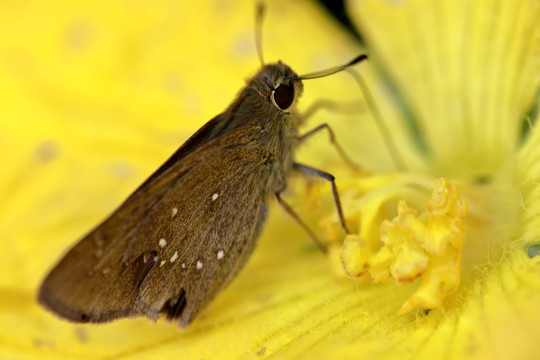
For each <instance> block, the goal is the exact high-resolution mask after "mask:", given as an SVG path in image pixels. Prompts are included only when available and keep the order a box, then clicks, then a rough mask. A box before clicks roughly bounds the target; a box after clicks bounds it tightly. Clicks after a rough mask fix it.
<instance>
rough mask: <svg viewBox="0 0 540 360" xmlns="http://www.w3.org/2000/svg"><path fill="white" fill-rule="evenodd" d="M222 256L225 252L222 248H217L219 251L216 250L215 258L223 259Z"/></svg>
mask: <svg viewBox="0 0 540 360" xmlns="http://www.w3.org/2000/svg"><path fill="white" fill-rule="evenodd" d="M224 256H225V253H224V252H223V250H219V251H218V252H217V259H218V260H221V259H223V257H224Z"/></svg>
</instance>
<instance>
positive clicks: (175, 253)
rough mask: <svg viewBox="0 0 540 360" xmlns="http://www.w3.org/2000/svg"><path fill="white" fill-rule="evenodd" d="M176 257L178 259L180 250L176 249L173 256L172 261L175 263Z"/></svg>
mask: <svg viewBox="0 0 540 360" xmlns="http://www.w3.org/2000/svg"><path fill="white" fill-rule="evenodd" d="M176 259H178V251H175V252H174V255H173V256H171V260H170V261H171V262H172V263H173V262H174V260H176Z"/></svg>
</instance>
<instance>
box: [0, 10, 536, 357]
mask: <svg viewBox="0 0 540 360" xmlns="http://www.w3.org/2000/svg"><path fill="white" fill-rule="evenodd" d="M0 7H1V9H0V29H1V34H2V36H1V40H0V98H1V104H2V106H1V107H0V153H1V154H2V155H1V156H2V176H0V194H1V197H0V199H1V200H2V206H1V207H0V209H1V210H0V238H1V240H0V253H1V254H2V255H3V256H2V261H0V274H2V276H0V325H1V326H0V329H1V330H0V357H2V358H39V359H47V358H116V357H122V358H153V359H160V358H185V359H199V358H223V359H237V358H265V357H273V358H279V359H281V358H310V359H313V358H315V359H316V358H321V359H336V358H351V359H357V358H370V359H373V358H384V359H394V358H395V359H402V358H411V359H417V358H456V359H462V358H486V359H490V358H512V359H532V358H535V354H536V339H537V338H538V337H539V336H540V322H539V321H538V319H540V256H536V255H537V254H538V253H539V251H540V250H539V248H540V241H539V240H538V234H540V220H539V219H540V216H539V215H540V206H539V204H540V202H539V200H540V199H539V197H540V191H539V189H540V187H539V186H538V184H539V183H540V182H539V177H540V166H539V165H538V161H537V157H536V154H537V153H539V152H540V134H539V132H538V131H537V130H536V129H535V125H534V124H535V120H537V118H538V111H537V108H536V107H535V106H534V105H535V104H537V97H538V80H539V76H538V74H540V71H539V70H540V51H539V50H540V30H539V27H540V25H539V23H538V21H537V19H538V18H539V15H540V8H539V7H540V5H539V4H538V3H537V1H533V0H530V1H527V0H521V1H511V0H501V1H497V2H496V1H493V2H491V1H479V2H468V1H461V0H459V1H450V0H448V1H426V0H411V1H401V2H400V1H384V2H383V1H374V0H373V1H372V0H364V1H357V2H350V3H349V13H350V14H351V17H352V18H353V22H354V23H355V24H356V25H357V26H358V27H359V29H360V30H361V32H362V34H363V35H364V36H365V39H366V41H367V43H368V44H369V55H370V61H369V63H367V64H362V65H360V66H359V67H358V68H357V69H356V70H357V71H358V72H360V73H362V74H363V76H364V77H365V80H366V82H367V83H368V84H369V86H370V88H371V89H372V92H373V95H374V98H375V99H376V102H377V104H378V106H379V108H380V110H381V112H382V113H383V116H384V120H385V122H386V124H387V126H388V128H389V129H391V136H392V139H393V143H394V144H395V145H396V146H397V147H398V149H399V151H400V155H401V157H402V159H403V163H404V164H405V167H404V168H403V169H401V170H397V168H396V164H395V162H394V160H393V158H392V156H391V155H390V153H389V151H388V147H387V146H386V145H385V143H384V141H383V140H382V138H381V134H380V132H378V130H377V126H376V125H375V123H374V122H373V120H372V115H371V113H370V112H368V111H367V105H365V102H364V101H362V102H361V106H362V114H361V116H360V117H359V116H358V115H354V116H351V115H348V114H336V115H334V114H332V115H328V113H324V112H322V111H321V113H319V114H317V115H316V116H314V117H313V119H310V121H309V124H308V128H309V127H311V126H316V125H318V124H319V123H322V122H329V123H330V124H331V125H332V127H333V128H334V130H335V132H336V134H337V137H338V139H339V141H340V142H341V145H342V146H343V147H344V148H345V149H347V151H348V153H349V155H353V158H354V159H355V160H356V161H357V162H358V163H359V164H361V165H362V166H363V167H364V168H365V169H366V170H368V171H369V174H363V175H361V176H357V175H355V174H351V172H350V171H348V170H347V169H346V167H345V166H344V165H343V164H342V162H341V161H340V160H339V158H338V157H337V156H334V155H335V152H334V150H333V149H332V148H331V146H330V145H329V144H328V143H327V141H326V139H325V136H320V138H319V139H318V140H315V139H313V140H311V141H310V142H309V144H306V146H305V147H303V148H302V149H301V151H300V152H299V154H298V157H299V159H300V160H301V161H303V162H305V163H308V164H310V165H314V166H317V167H320V168H324V169H325V170H328V171H330V172H332V173H334V174H335V175H336V176H337V184H338V187H339V190H340V193H341V196H342V201H343V207H344V211H345V213H346V215H347V220H348V224H349V226H350V227H351V230H352V232H353V235H350V236H349V238H348V239H347V240H346V242H345V244H347V243H348V245H350V246H352V247H354V246H356V248H357V249H358V248H362V246H364V245H365V243H363V241H366V243H369V244H370V246H372V247H370V248H369V249H368V250H369V256H366V257H364V258H365V262H362V261H364V260H362V261H358V262H344V263H345V264H346V265H358V264H360V265H362V266H358V267H357V268H355V269H350V268H349V269H347V270H348V271H349V274H351V273H352V272H356V271H357V272H358V274H359V273H360V272H366V274H368V275H369V276H368V278H367V279H364V278H360V279H359V280H355V281H352V280H350V279H348V278H340V277H339V276H336V275H335V274H333V272H336V273H338V274H341V275H342V277H345V276H343V275H345V274H344V269H343V268H342V267H341V268H340V267H339V266H335V264H336V263H337V264H338V265H340V264H341V263H342V260H343V252H342V253H341V254H340V250H339V249H340V247H341V242H342V241H343V237H344V235H343V231H342V230H341V229H339V227H336V226H335V225H334V223H335V222H336V221H335V220H336V217H335V215H333V217H332V218H331V219H325V218H323V219H322V220H321V223H322V224H323V225H324V227H323V230H321V233H322V232H324V233H325V234H327V236H328V237H330V238H333V239H335V241H336V243H335V244H336V245H335V247H333V248H332V251H331V253H330V255H331V258H332V259H333V261H334V263H333V265H331V266H328V262H327V261H326V259H325V258H324V256H323V255H322V254H320V252H318V251H316V250H315V247H314V246H313V245H312V244H311V243H309V238H308V237H307V235H306V234H305V233H304V232H303V231H302V230H301V229H300V228H299V227H298V226H297V224H295V223H294V221H292V220H291V219H289V218H288V217H287V216H286V215H283V212H282V211H281V210H280V209H279V207H278V206H273V207H272V209H271V210H272V211H271V218H270V219H269V221H268V223H267V224H266V228H265V232H264V234H263V236H262V237H261V241H260V244H259V246H258V248H257V250H256V252H255V253H254V255H253V256H252V258H251V259H250V261H249V263H248V264H247V266H246V268H245V269H244V271H242V272H241V273H240V274H239V276H238V277H237V279H236V280H235V281H234V282H233V283H232V284H231V285H230V286H229V287H228V288H227V289H226V290H225V291H224V292H222V293H221V294H220V295H219V296H218V298H217V299H216V300H215V301H214V302H213V303H212V304H211V305H210V306H209V307H208V309H207V310H206V312H204V313H203V314H201V316H200V317H199V318H198V319H197V320H196V321H195V322H194V323H193V324H192V325H190V327H189V328H188V329H187V330H186V331H185V332H183V333H180V332H178V331H177V328H176V326H175V325H174V324H169V323H167V322H166V321H163V320H159V321H158V322H157V323H156V324H153V323H151V322H148V321H146V320H144V319H137V320H121V321H117V322H114V323H111V324H107V325H102V326H95V325H84V326H83V325H76V324H71V323H67V322H64V321H62V320H59V319H57V318H56V317H55V316H54V315H52V314H50V313H48V312H46V311H45V310H43V309H42V308H41V307H39V306H38V305H37V303H36V300H35V298H36V290H37V288H38V286H39V283H40V281H41V279H42V278H43V276H44V275H45V274H46V272H47V271H48V269H50V267H51V266H52V265H53V264H54V262H55V261H56V260H57V259H58V256H59V255H60V254H61V253H62V252H63V251H65V250H66V249H67V248H68V247H69V246H70V245H71V244H73V243H74V241H75V240H76V239H77V238H78V237H80V236H81V235H82V234H83V233H84V232H85V231H87V230H88V229H90V228H91V227H92V226H93V225H95V224H96V223H97V222H99V220H100V219H102V218H103V217H104V216H106V215H107V213H108V212H110V211H111V210H112V209H114V207H116V206H117V205H118V204H119V203H120V202H121V201H122V200H123V199H124V198H125V197H126V196H127V195H128V194H129V193H130V192H131V191H132V190H133V189H134V188H135V187H136V186H137V185H138V184H139V183H140V182H141V181H143V180H144V178H145V177H146V176H148V175H149V174H150V173H151V172H152V170H154V169H155V168H157V167H158V166H159V165H160V163H161V162H163V160H165V159H166V158H167V156H168V155H170V154H171V153H172V152H173V151H174V150H175V148H176V147H178V146H179V145H180V143H181V142H182V141H183V140H184V139H186V138H187V137H188V136H189V135H190V134H191V133H193V132H194V131H195V130H196V129H197V128H198V127H200V126H201V125H202V124H203V123H204V122H205V121H207V120H208V119H210V118H211V117H212V116H214V115H216V114H217V113H219V112H220V111H222V110H223V109H224V108H225V107H226V106H227V105H228V103H229V102H230V101H231V100H232V98H233V97H234V95H235V93H236V91H238V89H239V88H240V87H241V86H242V84H243V82H242V79H243V78H245V77H247V76H249V75H250V74H252V73H253V72H254V71H255V70H256V68H257V66H258V62H257V57H256V52H255V45H254V42H253V37H254V36H253V14H254V6H253V4H252V3H251V2H242V1H238V2H234V1H231V2H224V1H215V2H177V3H171V2H169V3H167V4H154V3H152V4H149V3H142V2H124V3H112V2H109V1H97V2H92V3H88V4H80V3H73V4H71V3H67V2H60V1H53V2H50V1H49V2H40V1H32V2H29V3H24V2H21V3H19V2H13V3H5V4H2V5H0ZM267 8H268V17H267V18H266V19H265V29H264V35H263V46H264V51H265V57H266V59H267V61H271V60H275V59H278V58H280V59H282V60H283V61H285V62H286V63H288V64H289V65H291V66H292V67H293V68H294V69H295V70H297V71H298V72H300V73H302V72H309V71H313V70H318V69H322V68H326V67H328V66H332V65H336V64H340V63H343V62H344V61H346V60H348V59H349V58H351V57H352V56H354V55H356V54H357V53H359V52H361V51H362V50H361V49H359V47H358V45H357V44H356V43H355V41H354V40H353V39H352V38H350V37H348V36H347V35H346V34H344V33H343V32H342V30H341V29H339V28H338V27H337V26H336V25H335V24H334V23H333V21H332V20H330V19H328V18H327V17H326V16H325V15H324V14H323V12H322V11H321V9H319V8H318V7H317V6H315V5H313V4H311V3H309V2H304V1H298V2H291V1H286V0H283V1H278V0H275V1H272V2H269V3H268V6H267ZM246 69H250V70H246ZM361 97H362V95H361V93H360V92H359V91H358V89H357V84H356V83H355V82H354V81H352V80H351V79H350V78H348V77H347V76H345V75H343V76H341V75H339V76H338V75H336V76H333V77H328V78H325V79H320V80H309V81H306V82H305V95H304V96H303V98H302V99H301V104H302V109H306V108H308V107H309V105H310V104H311V103H313V102H314V101H315V100H316V99H318V98H326V99H333V100H338V101H339V100H345V101H350V100H357V99H358V98H361ZM304 130H305V129H304ZM440 178H444V179H446V180H445V181H443V180H440V181H439V182H436V183H434V190H435V193H434V194H433V199H434V201H432V202H430V198H431V197H432V193H431V191H430V184H432V182H433V180H436V179H440ZM296 182H297V183H298V184H299V185H298V186H303V184H302V180H300V179H299V180H298V181H296ZM326 185H327V184H322V185H321V186H320V188H321V189H325V188H326ZM437 189H438V190H441V189H446V190H445V191H443V192H437V191H438V190H437ZM296 193H297V195H299V194H298V193H299V191H296ZM443 193H444V194H450V195H451V196H448V197H445V196H442V195H441V194H443ZM452 194H453V195H452ZM293 198H294V194H293V192H291V193H289V194H287V199H293ZM441 199H443V200H444V199H448V200H449V202H448V203H446V202H445V201H436V200H441ZM320 201H321V204H320V205H321V206H320V208H321V211H318V212H317V214H314V215H306V214H305V212H303V211H302V206H301V205H300V204H296V206H295V208H297V209H298V212H300V213H301V214H302V216H303V217H304V218H308V219H310V220H312V222H315V221H316V219H320V218H321V217H320V216H319V214H321V213H324V212H328V211H329V209H331V207H330V204H331V201H332V200H331V197H330V195H329V194H328V193H323V194H321V200H320ZM434 203H436V204H442V203H444V204H446V205H448V206H442V207H441V208H443V209H445V210H444V211H442V212H441V211H439V212H438V211H434V210H433V209H434V208H433V207H432V205H430V204H434ZM465 203H466V212H465V205H464V204H465ZM465 213H466V216H465ZM404 229H406V230H404ZM463 229H464V230H463ZM404 231H405V232H404ZM409 231H410V232H409ZM463 231H464V233H463ZM404 234H413V235H414V236H413V235H411V236H404ZM463 234H464V236H462V235H463ZM428 235H429V236H428ZM355 236H356V237H355ZM426 239H428V240H426ZM368 240H369V242H367V241H368ZM404 249H405V251H403V250H404ZM348 254H349V255H351V256H352V257H355V256H356V258H357V259H361V258H363V257H362V256H361V255H362V254H360V255H358V254H359V253H357V252H350V253H348ZM377 254H379V255H377ZM340 255H341V256H340ZM403 255H405V256H403ZM459 263H461V266H459ZM365 264H369V266H364V265H365ZM340 269H341V270H340ZM353 270H354V271H353ZM458 270H459V271H458ZM441 272H442V273H441ZM441 274H442V275H441ZM372 276H373V277H374V278H378V279H383V277H393V278H395V279H401V280H400V281H399V282H400V283H401V284H404V283H408V284H407V285H405V286H400V285H398V284H397V283H396V282H395V281H387V282H384V283H372V282H371V281H369V280H370V278H371V277H372ZM416 276H419V277H418V278H417V279H416V280H414V281H412V280H413V277H416ZM430 279H432V280H433V279H435V280H437V281H435V282H430ZM441 279H444V280H445V281H443V282H441V281H439V280H441ZM441 284H443V285H441ZM430 285H434V286H435V290H434V291H433V290H432V289H433V287H431V286H430ZM433 295H435V296H433ZM443 295H444V296H443ZM430 299H431V300H430ZM428 300H430V301H431V302H429V301H428ZM408 301H410V302H408ZM404 304H405V305H404ZM402 307H403V308H402ZM421 308H429V309H432V310H431V311H429V312H427V311H421V310H419V309H421ZM400 309H401V310H402V311H401V312H400V313H402V315H399V314H398V311H400Z"/></svg>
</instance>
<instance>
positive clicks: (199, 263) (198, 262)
mask: <svg viewBox="0 0 540 360" xmlns="http://www.w3.org/2000/svg"><path fill="white" fill-rule="evenodd" d="M201 269H202V262H200V261H199V260H197V270H201Z"/></svg>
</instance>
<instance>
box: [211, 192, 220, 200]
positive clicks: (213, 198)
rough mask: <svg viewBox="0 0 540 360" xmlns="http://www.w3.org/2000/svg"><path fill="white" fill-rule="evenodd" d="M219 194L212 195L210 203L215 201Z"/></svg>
mask: <svg viewBox="0 0 540 360" xmlns="http://www.w3.org/2000/svg"><path fill="white" fill-rule="evenodd" d="M218 196H219V194H218V193H215V194H214V195H212V201H216V199H217V198H218Z"/></svg>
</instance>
